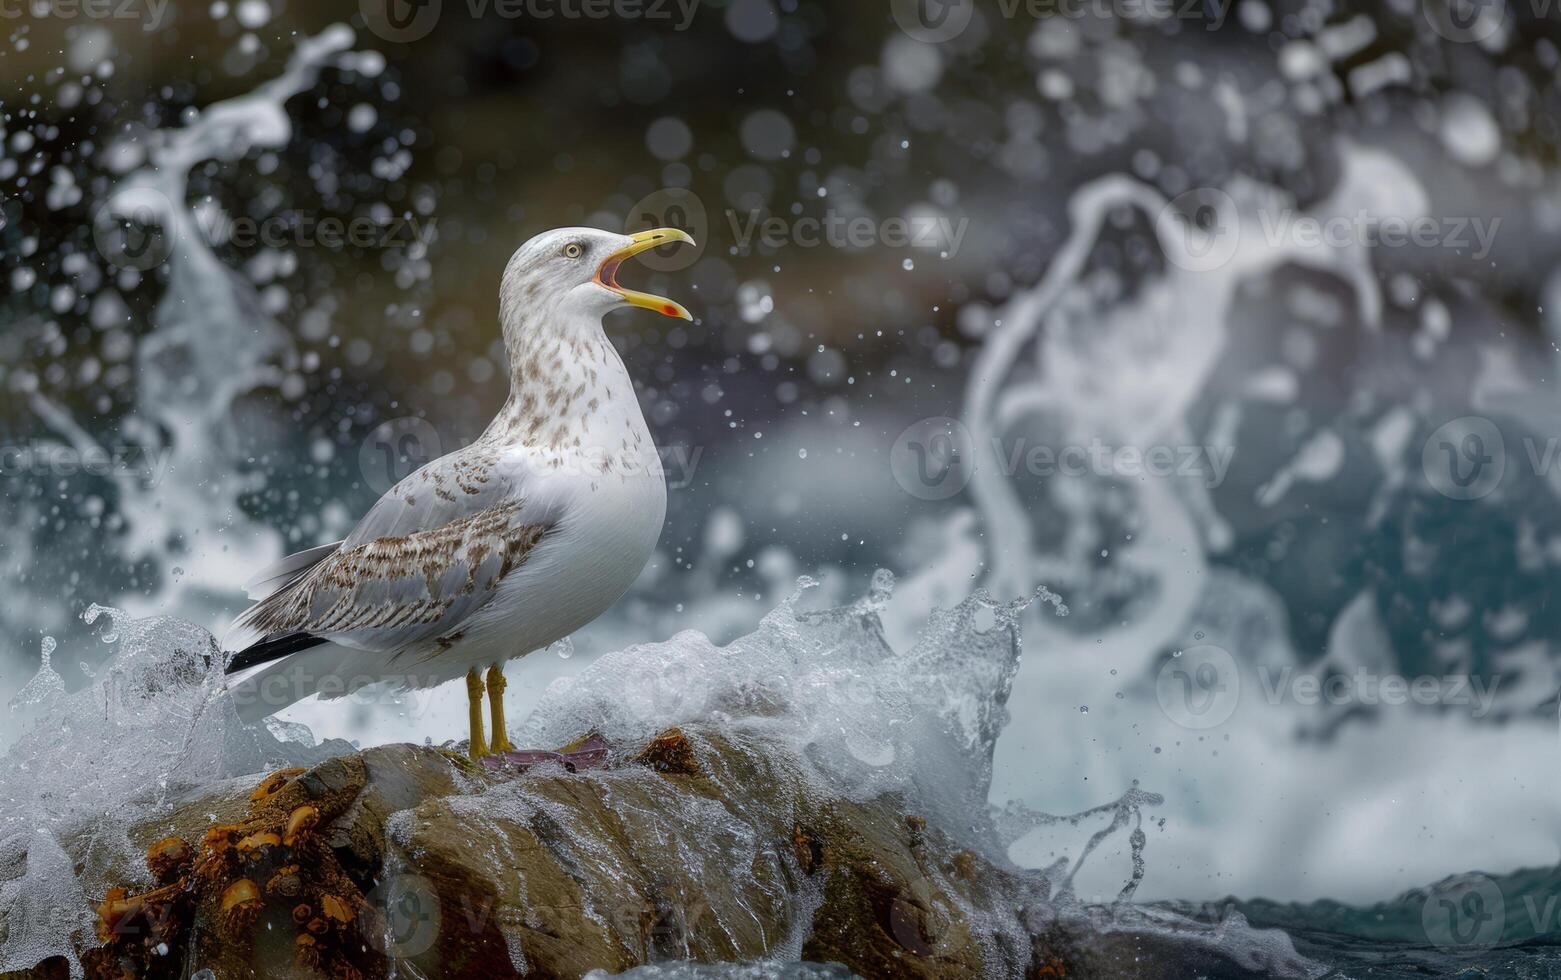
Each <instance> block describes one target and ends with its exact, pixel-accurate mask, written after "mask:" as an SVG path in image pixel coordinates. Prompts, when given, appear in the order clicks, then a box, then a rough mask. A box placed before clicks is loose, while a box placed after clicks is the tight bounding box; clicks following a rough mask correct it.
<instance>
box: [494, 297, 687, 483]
mask: <svg viewBox="0 0 1561 980" xmlns="http://www.w3.org/2000/svg"><path fill="white" fill-rule="evenodd" d="M506 312H508V313H510V316H507V317H505V320H506V323H505V330H504V341H505V347H506V349H507V350H508V354H509V367H510V393H509V399H508V400H507V401H505V403H504V407H503V408H501V409H500V410H499V414H498V415H497V416H495V417H494V419H493V421H492V422H491V423H490V424H489V425H488V429H487V431H486V432H484V433H483V435H482V439H483V441H486V442H492V443H496V444H499V445H513V444H522V445H525V446H528V447H531V448H533V449H537V450H541V451H543V452H546V453H548V454H558V455H561V454H569V453H574V452H579V453H587V454H605V455H606V457H607V458H608V459H610V460H614V461H616V460H621V459H624V458H625V457H626V454H633V455H634V458H635V459H636V460H640V461H643V459H645V458H648V457H653V456H654V455H655V452H656V448H655V444H654V443H653V442H652V441H651V438H650V430H649V428H648V427H647V426H646V424H645V416H644V415H643V413H641V411H640V404H639V399H638V397H637V396H636V395H635V393H634V381H633V379H631V378H630V377H629V372H628V369H627V368H625V367H624V365H623V359H622V358H621V357H620V356H619V355H618V351H617V349H616V348H614V347H613V345H612V342H611V341H610V340H608V339H607V335H606V333H605V332H603V330H602V323H601V320H600V318H598V317H596V316H594V315H592V314H590V313H576V314H572V315H570V314H564V313H561V312H560V311H557V310H554V311H551V312H550V313H549V314H547V319H548V320H549V321H550V323H549V324H548V325H547V326H543V325H541V324H540V323H536V322H531V323H528V322H526V319H527V318H523V317H520V316H518V315H516V314H515V312H514V311H513V310H511V311H506ZM540 318H541V317H538V319H540ZM641 465H644V464H643V462H641Z"/></svg>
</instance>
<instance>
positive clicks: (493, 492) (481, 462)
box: [224, 445, 557, 670]
mask: <svg viewBox="0 0 1561 980" xmlns="http://www.w3.org/2000/svg"><path fill="white" fill-rule="evenodd" d="M546 482H547V481H546V478H545V477H543V476H541V475H540V474H538V472H537V471H536V470H535V469H534V468H533V467H531V466H530V465H529V464H528V462H527V461H526V459H525V457H524V455H523V454H518V453H508V454H506V453H503V452H500V451H497V450H494V449H492V448H490V447H485V446H481V445H477V446H470V447H467V448H466V449H464V450H461V451H460V452H457V453H452V454H451V455H449V456H445V457H441V458H440V459H437V460H434V461H433V462H431V463H429V464H427V465H426V466H424V467H423V468H422V469H420V470H418V471H417V472H415V473H413V474H412V475H411V476H409V477H407V478H406V479H405V480H403V481H401V482H400V483H399V484H397V485H396V486H395V487H394V488H393V489H392V490H391V491H390V492H389V493H387V494H385V496H383V497H381V498H380V500H379V501H378V502H377V503H376V504H375V505H374V507H373V508H372V509H371V510H370V511H369V512H368V514H367V515H365V516H364V518H363V520H362V521H361V522H359V524H358V526H357V527H356V528H355V529H354V530H353V532H352V534H350V535H348V537H347V539H346V540H345V541H343V542H342V543H341V545H340V547H339V548H337V549H336V550H334V551H333V552H331V553H330V554H328V555H326V556H325V557H324V558H322V559H321V560H320V561H319V562H317V563H316V564H314V565H313V566H312V567H310V568H309V569H308V570H307V571H306V572H304V573H303V574H302V575H300V576H298V577H297V578H296V579H294V580H293V581H291V582H290V583H289V584H287V585H285V586H283V587H282V588H281V589H280V590H278V591H277V592H275V593H274V594H272V595H270V596H268V597H267V598H265V599H263V600H261V601H260V602H258V603H256V604H255V605H254V606H252V607H250V608H249V609H248V610H247V611H246V612H245V613H244V614H243V615H242V616H240V617H239V618H238V620H236V621H235V622H234V625H233V629H232V630H231V631H230V633H229V635H228V638H227V640H226V642H225V643H224V645H225V646H227V647H228V648H229V649H240V650H244V651H245V652H244V653H241V654H240V655H239V657H238V658H236V659H235V661H234V663H233V664H231V665H230V668H229V669H230V670H236V669H242V668H243V667H248V666H254V665H255V664H259V663H263V662H265V661H266V660H268V659H274V657H272V656H269V655H267V654H266V653H265V652H263V651H264V650H265V648H273V649H274V650H275V651H276V654H277V655H278V656H285V655H286V653H290V652H294V651H295V650H296V649H299V648H300V646H299V644H300V641H304V642H303V645H304V646H307V645H308V644H307V640H308V639H309V638H318V639H321V640H330V641H333V642H336V643H338V644H341V645H343V646H347V647H351V648H354V649H358V650H368V651H374V652H380V653H399V652H401V651H402V650H405V649H407V648H408V647H411V646H414V645H418V644H422V643H427V642H431V641H439V640H449V639H453V638H454V637H456V636H458V635H459V633H460V631H461V626H462V623H463V622H464V621H465V620H466V619H467V617H469V616H470V615H471V614H472V613H473V612H475V611H476V610H477V609H479V608H481V607H482V605H483V604H484V603H486V602H487V601H488V600H489V599H491V598H492V597H493V595H494V593H495V590H496V589H497V587H498V584H499V582H501V581H502V580H503V579H504V577H505V576H507V575H508V574H509V573H511V572H512V571H514V570H515V569H516V568H517V567H519V566H520V565H521V564H522V563H524V562H525V561H526V559H527V557H529V555H530V554H531V551H532V550H533V549H534V548H535V547H536V546H537V543H538V542H539V541H541V540H542V538H543V536H544V535H545V534H546V533H547V532H548V530H549V529H550V528H551V527H552V526H553V525H554V524H555V523H556V521H557V513H556V508H554V507H552V506H550V504H549V503H548V501H549V498H550V497H552V496H554V495H552V494H549V493H548V492H547V489H548V488H547V487H546V486H545V484H546ZM246 654H247V655H246Z"/></svg>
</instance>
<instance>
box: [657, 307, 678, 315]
mask: <svg viewBox="0 0 1561 980" xmlns="http://www.w3.org/2000/svg"><path fill="white" fill-rule="evenodd" d="M661 312H663V313H665V314H666V315H667V316H677V315H678V311H677V307H675V306H663V307H662V308H661Z"/></svg>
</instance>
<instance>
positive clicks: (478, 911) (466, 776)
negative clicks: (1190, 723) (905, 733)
mask: <svg viewBox="0 0 1561 980" xmlns="http://www.w3.org/2000/svg"><path fill="white" fill-rule="evenodd" d="M797 765H798V763H797V760H796V759H795V757H793V756H791V755H789V754H786V753H770V752H766V751H765V749H764V746H763V745H762V744H759V743H756V742H748V741H743V740H736V741H734V740H731V739H729V738H728V737H727V736H723V735H721V734H719V733H717V732H714V731H709V730H701V729H690V730H687V731H683V730H675V729H674V730H669V731H667V732H664V733H662V734H661V735H660V736H657V737H656V738H654V739H652V740H651V741H650V743H649V744H648V745H646V746H644V747H642V748H640V749H639V750H638V751H635V752H632V753H628V752H626V753H622V754H619V753H616V752H615V753H613V754H612V756H611V761H610V762H609V764H608V765H607V766H606V767H604V768H602V769H600V770H593V771H589V772H571V771H568V770H567V769H566V768H565V767H564V766H563V765H561V764H558V763H550V764H544V765H539V766H536V767H534V768H531V769H530V770H529V771H521V770H520V769H518V768H515V767H501V768H499V769H497V770H490V769H488V768H486V767H483V766H477V765H474V764H472V763H470V762H469V761H467V760H466V759H465V758H463V757H459V756H454V755H452V754H450V753H447V752H444V751H441V750H437V749H431V748H422V747H417V746H411V745H390V746H382V747H379V748H374V749H369V750H367V751H364V752H361V753H357V754H353V755H347V756H343V757H340V758H336V759H332V760H330V761H327V762H325V763H322V764H320V765H317V766H315V767H313V768H311V769H308V770H284V771H282V772H279V773H275V774H273V775H272V776H270V777H267V778H266V779H263V780H260V781H259V783H258V784H256V783H254V782H253V781H250V782H248V783H244V784H225V787H224V791H223V794H222V795H221V796H220V798H213V797H211V796H209V795H202V796H201V797H200V798H198V799H192V800H190V801H188V802H187V803H186V804H185V805H183V806H181V807H180V808H179V809H178V810H176V811H175V812H173V813H171V814H169V815H168V816H166V817H165V818H160V819H158V820H154V821H149V822H147V823H146V824H144V825H141V826H137V827H136V828H135V829H134V833H133V835H132V836H133V839H135V840H136V841H137V842H138V843H143V842H144V844H145V846H146V847H147V848H148V854H147V858H148V860H147V863H148V868H149V871H150V873H151V876H152V880H154V881H155V882H156V883H157V886H158V887H156V888H153V889H151V890H148V891H143V892H141V893H140V894H130V893H129V892H128V891H127V890H126V889H123V888H116V889H113V890H111V891H110V892H109V894H108V895H107V896H106V898H105V901H104V902H103V904H102V905H101V906H100V908H99V919H100V928H99V938H100V939H101V941H102V943H103V945H101V946H99V947H98V948H96V949H92V950H89V951H87V952H86V953H85V955H84V957H83V961H84V964H85V966H86V968H87V971H88V974H89V976H92V977H151V978H162V977H181V976H189V975H191V974H192V973H194V972H195V971H197V970H200V969H209V970H211V971H212V972H213V975H214V976H215V977H217V978H219V980H225V978H229V977H239V978H247V977H267V978H272V977H282V978H289V977H298V978H314V977H327V976H328V977H386V976H389V975H391V973H392V972H393V970H394V972H395V974H396V975H399V976H426V977H505V976H521V975H524V976H536V977H571V978H573V977H581V976H585V975H586V974H589V973H592V971H604V972H603V973H602V974H598V975H607V974H613V973H619V972H622V971H627V970H631V969H634V968H636V967H641V966H644V965H645V964H671V963H674V962H677V961H694V962H697V963H707V964H713V963H743V962H746V963H751V964H772V965H771V966H766V967H762V968H761V967H753V968H750V972H751V971H752V970H758V972H754V973H752V975H753V976H755V977H758V976H772V975H773V976H776V977H781V976H787V977H790V976H796V977H803V976H807V977H815V976H817V977H823V976H848V975H852V974H854V975H857V976H862V977H884V976H894V977H907V978H941V977H975V976H983V977H996V976H1011V977H1044V976H1067V977H1076V978H1077V977H1083V978H1088V977H1132V976H1144V977H1161V976H1167V977H1169V976H1173V975H1180V974H1179V973H1177V972H1176V970H1177V968H1178V967H1177V965H1178V964H1181V965H1186V964H1187V963H1191V962H1194V961H1196V963H1197V965H1198V967H1199V968H1200V969H1201V970H1203V972H1205V973H1206V974H1207V975H1209V976H1213V977H1222V976H1258V975H1264V974H1263V973H1262V972H1261V971H1252V970H1249V969H1247V968H1246V966H1242V965H1238V964H1237V963H1236V961H1235V958H1234V956H1233V955H1226V954H1224V953H1221V952H1220V950H1219V949H1218V948H1217V947H1216V946H1214V945H1210V944H1205V945H1204V946H1201V947H1198V948H1197V949H1191V948H1187V949H1185V950H1184V952H1185V953H1186V955H1184V956H1181V957H1180V958H1178V950H1182V949H1183V946H1181V945H1179V944H1178V943H1177V942H1175V941H1173V940H1172V939H1169V938H1164V937H1161V936H1159V935H1158V934H1156V933H1154V931H1153V930H1151V929H1135V928H1134V927H1132V926H1131V925H1125V924H1124V923H1123V922H1121V921H1119V922H1116V923H1114V924H1113V925H1112V927H1111V928H1110V929H1099V928H1096V927H1095V926H1094V925H1092V924H1090V923H1089V922H1088V921H1087V920H1086V919H1084V918H1083V917H1081V916H1079V915H1061V914H1058V912H1057V911H1056V908H1055V907H1053V906H1052V905H1050V904H1048V903H1047V902H1046V900H1045V895H1046V890H1047V887H1048V886H1047V884H1046V882H1045V880H1044V878H1042V877H1041V876H1040V875H1038V874H1036V873H1033V872H1023V871H1020V870H1018V869H1015V868H1012V867H1004V866H1001V865H999V864H997V863H994V862H993V861H991V860H989V859H987V858H985V857H982V856H981V855H980V854H977V853H976V852H974V851H972V850H970V849H968V848H967V847H963V846H959V844H958V843H957V842H955V841H952V840H949V839H948V838H947V837H946V836H945V835H944V834H943V833H942V832H941V831H939V830H938V829H936V828H935V827H933V826H930V825H929V822H928V821H927V820H925V819H923V818H922V817H920V816H919V815H917V814H914V813H906V812H904V809H903V807H902V806H901V804H900V802H899V800H898V798H897V797H895V796H892V795H885V796H882V797H880V798H878V799H874V800H871V801H866V802H863V801H854V800H850V799H844V798H838V797H826V798H821V797H820V796H819V795H817V794H816V793H815V792H814V791H813V788H812V787H811V784H809V783H808V782H807V781H806V779H805V778H804V776H803V774H802V772H801V771H799V769H798V768H797ZM213 813H215V814H218V815H219V819H218V822H217V823H215V824H213V823H212V822H211V820H210V815H211V814H213ZM1146 954H1148V956H1147V958H1146ZM797 960H804V961H810V962H812V963H819V964H836V965H835V966H833V967H806V968H804V967H797V968H795V969H793V968H792V967H791V966H786V965H784V964H786V963H787V962H789V961H797ZM1146 964H1159V965H1146ZM1249 965H1250V964H1249ZM1162 967H1164V968H1162ZM766 970H767V971H768V972H765V971H766ZM669 971H670V972H669ZM669 971H660V972H658V971H656V970H649V971H646V973H645V974H644V975H645V976H647V977H652V976H660V975H667V976H674V977H675V976H689V977H693V976H702V975H704V974H700V973H698V972H697V971H693V970H692V967H676V968H670V967H669ZM787 971H790V972H787ZM54 975H56V972H55V967H54V965H53V964H52V963H46V964H43V965H42V966H40V967H39V968H38V969H37V970H35V971H33V972H32V973H31V974H29V976H36V977H40V978H41V977H51V976H54Z"/></svg>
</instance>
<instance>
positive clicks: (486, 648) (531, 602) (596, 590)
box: [461, 462, 667, 662]
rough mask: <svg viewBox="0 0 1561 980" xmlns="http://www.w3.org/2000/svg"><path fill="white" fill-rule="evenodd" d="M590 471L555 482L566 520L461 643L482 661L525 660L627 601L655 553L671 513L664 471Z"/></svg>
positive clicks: (514, 574) (563, 476)
mask: <svg viewBox="0 0 1561 980" xmlns="http://www.w3.org/2000/svg"><path fill="white" fill-rule="evenodd" d="M564 469H565V470H568V469H569V468H567V467H566V468H564ZM588 469H590V470H591V471H592V472H584V473H581V472H564V473H560V474H559V475H557V476H555V477H554V480H556V481H559V483H557V484H555V489H556V492H558V493H559V496H560V499H561V500H562V501H563V504H562V505H561V507H560V517H559V520H558V522H557V523H556V524H555V525H554V526H553V527H552V528H551V529H550V530H549V531H548V532H547V533H546V534H545V535H544V537H543V538H542V540H541V542H539V543H538V545H537V546H536V548H535V549H534V550H533V551H532V553H531V555H530V557H529V558H528V559H527V560H526V562H525V563H524V564H522V565H521V566H520V567H519V568H517V569H515V570H514V571H513V572H511V573H510V574H509V575H508V576H506V578H505V580H504V581H503V582H501V583H500V584H499V587H498V590H497V593H496V594H495V596H494V598H493V601H492V602H491V603H490V604H489V605H488V606H487V607H486V608H484V609H483V610H482V612H481V613H479V614H478V615H477V616H474V617H473V619H472V621H471V622H470V624H469V626H468V627H467V629H466V630H465V631H464V635H463V636H462V641H463V642H462V644H461V646H462V647H470V648H472V655H473V656H474V657H475V658H476V659H477V661H478V662H481V661H482V660H483V658H489V659H488V661H487V662H494V661H502V660H505V659H508V658H510V657H517V656H521V655H522V654H525V653H529V652H531V651H532V650H536V649H538V648H540V647H544V646H546V645H548V644H549V643H552V642H554V641H555V640H559V639H562V638H563V637H565V636H568V635H569V634H570V633H573V632H574V631H575V630H577V629H579V628H581V627H582V626H584V625H585V624H587V623H589V622H590V621H591V620H593V619H595V618H596V617H597V616H600V615H601V614H602V613H603V612H605V611H607V609H608V608H609V607H611V606H612V605H613V603H615V602H617V601H618V599H619V598H620V597H622V595H623V594H624V592H626V591H627V590H628V588H629V586H630V585H632V584H633V583H634V580H635V579H636V578H637V577H638V576H639V574H640V572H641V571H642V570H643V569H644V567H645V562H646V561H647V560H648V559H649V558H650V555H651V552H652V551H654V550H655V547H656V541H657V540H658V539H659V538H660V536H661V529H662V524H663V522H664V520H665V519H666V512H667V489H666V482H665V480H664V479H663V477H662V475H661V473H660V471H659V469H657V470H656V471H655V472H635V473H628V474H624V473H605V474H604V473H599V472H594V471H595V469H596V464H595V463H594V462H593V463H591V464H590V466H589V467H588Z"/></svg>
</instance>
